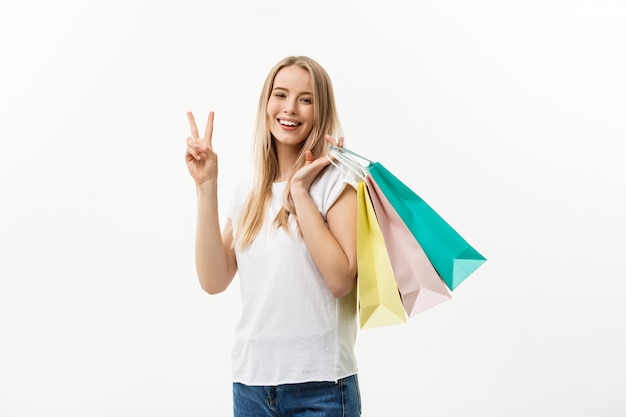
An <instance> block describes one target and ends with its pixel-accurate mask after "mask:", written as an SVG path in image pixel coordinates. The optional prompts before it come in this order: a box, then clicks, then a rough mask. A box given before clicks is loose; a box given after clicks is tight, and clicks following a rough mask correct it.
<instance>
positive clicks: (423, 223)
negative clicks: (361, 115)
mask: <svg viewBox="0 0 626 417" xmlns="http://www.w3.org/2000/svg"><path fill="white" fill-rule="evenodd" d="M329 155H330V156H329V159H330V160H331V162H332V163H334V164H335V165H337V166H345V167H346V168H348V170H349V171H350V172H352V173H353V174H355V175H357V176H360V177H361V178H365V177H367V176H371V178H372V180H373V181H374V182H375V183H376V185H378V187H379V188H380V190H381V191H382V193H383V194H384V196H385V197H386V198H387V200H388V201H389V203H390V204H391V206H392V207H393V208H394V209H395V211H396V212H397V213H398V215H399V216H400V218H401V219H402V221H403V222H404V224H405V225H406V226H407V227H408V229H409V230H410V231H411V233H412V234H413V236H414V237H415V239H416V240H417V241H418V243H419V245H420V246H421V248H422V249H423V250H424V252H425V253H426V256H427V257H428V259H429V261H430V263H431V264H432V265H433V267H434V268H435V270H436V271H437V273H438V274H439V276H440V277H441V278H442V279H443V281H444V282H445V284H446V286H447V287H448V288H449V289H450V290H454V289H455V288H456V287H457V286H458V285H459V284H460V283H461V282H463V281H464V280H465V279H466V278H467V277H468V276H469V275H470V274H472V273H473V272H474V271H475V270H476V269H477V268H478V267H480V266H481V265H482V264H483V263H484V262H485V261H486V258H485V257H484V256H482V255H481V254H480V253H479V252H478V251H477V250H476V249H475V248H474V247H472V246H471V245H470V244H469V243H468V242H467V241H466V240H465V239H463V237H462V236H461V235H460V234H458V233H457V232H456V230H454V228H452V226H450V225H449V224H448V223H447V222H446V221H445V220H444V219H443V218H442V217H441V216H440V215H439V214H438V213H437V212H436V211H435V210H433V209H432V208H431V207H430V206H429V205H428V204H427V203H426V202H425V201H424V200H423V199H422V198H421V197H419V196H418V195H417V194H416V193H415V192H413V191H412V190H411V189H410V188H409V187H408V186H407V185H405V184H404V183H403V182H402V181H400V180H399V179H398V178H396V177H395V176H394V175H393V174H392V173H391V172H389V171H388V170H387V169H386V168H385V167H384V166H383V165H382V164H380V163H379V162H374V161H372V160H370V159H367V158H365V157H363V156H361V155H359V154H357V153H355V152H353V151H351V150H348V149H346V148H340V147H335V146H331V149H330V152H329ZM354 157H356V158H358V159H360V160H362V161H366V162H367V166H363V165H362V164H361V163H360V162H359V161H357V160H355V159H354Z"/></svg>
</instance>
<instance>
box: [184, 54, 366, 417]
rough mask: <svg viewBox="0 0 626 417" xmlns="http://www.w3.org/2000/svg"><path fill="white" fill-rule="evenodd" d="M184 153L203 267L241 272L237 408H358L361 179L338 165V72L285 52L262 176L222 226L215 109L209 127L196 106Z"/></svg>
mask: <svg viewBox="0 0 626 417" xmlns="http://www.w3.org/2000/svg"><path fill="white" fill-rule="evenodd" d="M187 117H188V120H189V125H190V128H191V137H188V138H187V152H186V156H185V159H186V161H187V166H188V168H189V172H190V174H191V176H192V177H193V179H194V180H195V183H196V188H197V195H198V221H197V230H196V269H197V274H198V278H199V281H200V284H201V286H202V288H203V289H204V290H205V291H206V292H208V293H210V294H215V293H219V292H222V291H224V290H225V289H226V288H227V287H228V285H229V284H230V283H231V282H232V280H233V278H234V276H235V274H236V273H237V272H238V273H239V279H240V282H241V297H242V315H241V318H240V321H239V324H238V325H237V329H236V335H235V346H234V350H233V378H234V382H233V404H234V413H235V416H237V417H239V416H278V415H280V416H290V415H298V416H358V415H360V408H361V404H360V394H359V387H358V381H357V376H356V370H357V369H356V359H355V354H354V342H355V338H356V295H355V284H356V270H357V267H356V191H355V186H356V184H355V182H354V180H353V179H351V178H345V177H344V175H343V174H342V173H341V172H340V171H339V170H338V169H337V168H335V167H334V166H332V165H329V160H328V158H327V151H328V147H329V146H330V144H334V145H338V146H341V145H342V144H343V143H342V142H343V139H342V138H340V139H339V141H335V139H334V137H337V136H338V133H339V121H338V117H337V111H336V108H335V101H334V94H333V88H332V83H331V80H330V78H329V76H328V74H327V73H326V71H325V70H324V69H323V68H322V67H321V66H320V65H319V64H318V63H317V62H316V61H314V60H313V59H311V58H308V57H304V56H300V57H287V58H285V59H283V60H282V61H280V62H279V63H278V64H276V66H274V68H273V69H272V70H271V71H270V73H269V74H268V76H267V79H266V81H265V84H264V86H263V90H262V92H261V97H260V100H259V109H258V116H257V129H256V135H255V141H254V154H255V175H254V179H253V182H252V184H249V186H248V187H247V188H246V189H245V190H244V191H242V189H240V190H239V191H238V192H237V193H236V196H235V200H234V202H233V207H232V210H231V213H230V214H229V216H228V218H227V220H226V224H225V226H224V228H223V230H222V231H221V232H220V225H219V219H218V210H217V208H218V204H217V194H218V193H217V173H218V169H217V168H218V167H217V155H216V154H215V152H214V151H213V147H212V132H213V117H214V115H213V113H212V112H211V113H210V114H209V118H208V121H207V127H206V131H205V134H204V136H202V137H200V136H199V134H198V129H197V127H196V123H195V121H194V117H193V115H192V114H191V113H188V114H187Z"/></svg>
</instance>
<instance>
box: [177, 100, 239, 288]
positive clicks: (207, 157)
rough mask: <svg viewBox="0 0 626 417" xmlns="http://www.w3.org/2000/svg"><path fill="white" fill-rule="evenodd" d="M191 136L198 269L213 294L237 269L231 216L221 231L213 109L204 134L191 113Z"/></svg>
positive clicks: (189, 163)
mask: <svg viewBox="0 0 626 417" xmlns="http://www.w3.org/2000/svg"><path fill="white" fill-rule="evenodd" d="M187 120H188V121H189V128H190V130H191V136H190V137H188V138H187V151H186V153H185V161H186V162H187V168H188V170H189V174H191V176H192V178H193V179H194V181H195V182H196V190H197V195H198V220H197V224H196V272H197V274H198V279H199V280H200V285H201V286H202V289H204V290H205V291H206V292H208V293H209V294H216V293H219V292H222V291H224V290H225V289H226V288H227V287H228V285H229V284H230V283H231V281H232V280H233V277H234V276H235V273H236V272H237V262H236V260H235V251H234V249H233V244H232V243H233V230H232V224H231V222H230V220H228V221H227V222H226V226H225V227H224V231H223V235H222V233H220V225H219V217H218V210H217V208H218V205H217V154H216V153H215V152H214V151H213V144H212V140H213V112H210V113H209V118H208V120H207V125H206V130H205V132H204V136H202V137H200V135H199V134H198V127H197V126H196V121H195V119H194V117H193V114H191V112H189V113H187Z"/></svg>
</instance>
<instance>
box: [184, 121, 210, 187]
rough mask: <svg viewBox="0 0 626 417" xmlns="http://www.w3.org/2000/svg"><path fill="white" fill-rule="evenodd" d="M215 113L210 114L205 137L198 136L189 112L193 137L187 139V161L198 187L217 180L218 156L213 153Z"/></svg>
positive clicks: (194, 122)
mask: <svg viewBox="0 0 626 417" xmlns="http://www.w3.org/2000/svg"><path fill="white" fill-rule="evenodd" d="M213 116H214V114H213V112H210V113H209V118H208V120H207V124H206V129H205V131H204V136H202V137H200V136H199V135H198V127H197V126H196V121H195V119H194V117H193V114H192V113H191V112H187V120H188V121H189V129H190V130H191V136H189V137H187V151H186V153H185V161H186V162H187V169H188V170H189V173H190V174H191V176H192V177H193V179H194V181H195V182H196V185H202V184H204V183H205V182H207V181H209V180H213V181H215V180H217V154H216V153H215V152H214V151H213V144H212V140H213Z"/></svg>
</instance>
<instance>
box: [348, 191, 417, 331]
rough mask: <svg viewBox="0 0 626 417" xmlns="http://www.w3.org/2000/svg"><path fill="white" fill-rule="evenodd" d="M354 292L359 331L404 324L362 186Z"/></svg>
mask: <svg viewBox="0 0 626 417" xmlns="http://www.w3.org/2000/svg"><path fill="white" fill-rule="evenodd" d="M357 199H358V213H357V264H358V279H357V291H358V297H359V320H360V324H361V328H362V329H364V328H371V327H380V326H387V325H391V324H398V323H406V315H405V312H404V307H403V305H402V300H401V299H400V293H399V292H398V284H397V282H396V279H395V277H394V275H393V269H392V267H391V261H390V260H389V255H388V253H387V248H386V246H385V240H384V238H383V234H382V232H381V230H380V226H379V225H378V221H377V219H376V214H375V213H374V207H373V206H372V201H371V199H370V196H369V193H368V191H367V189H366V188H365V184H364V183H363V181H361V182H360V183H359V185H358V189H357Z"/></svg>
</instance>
